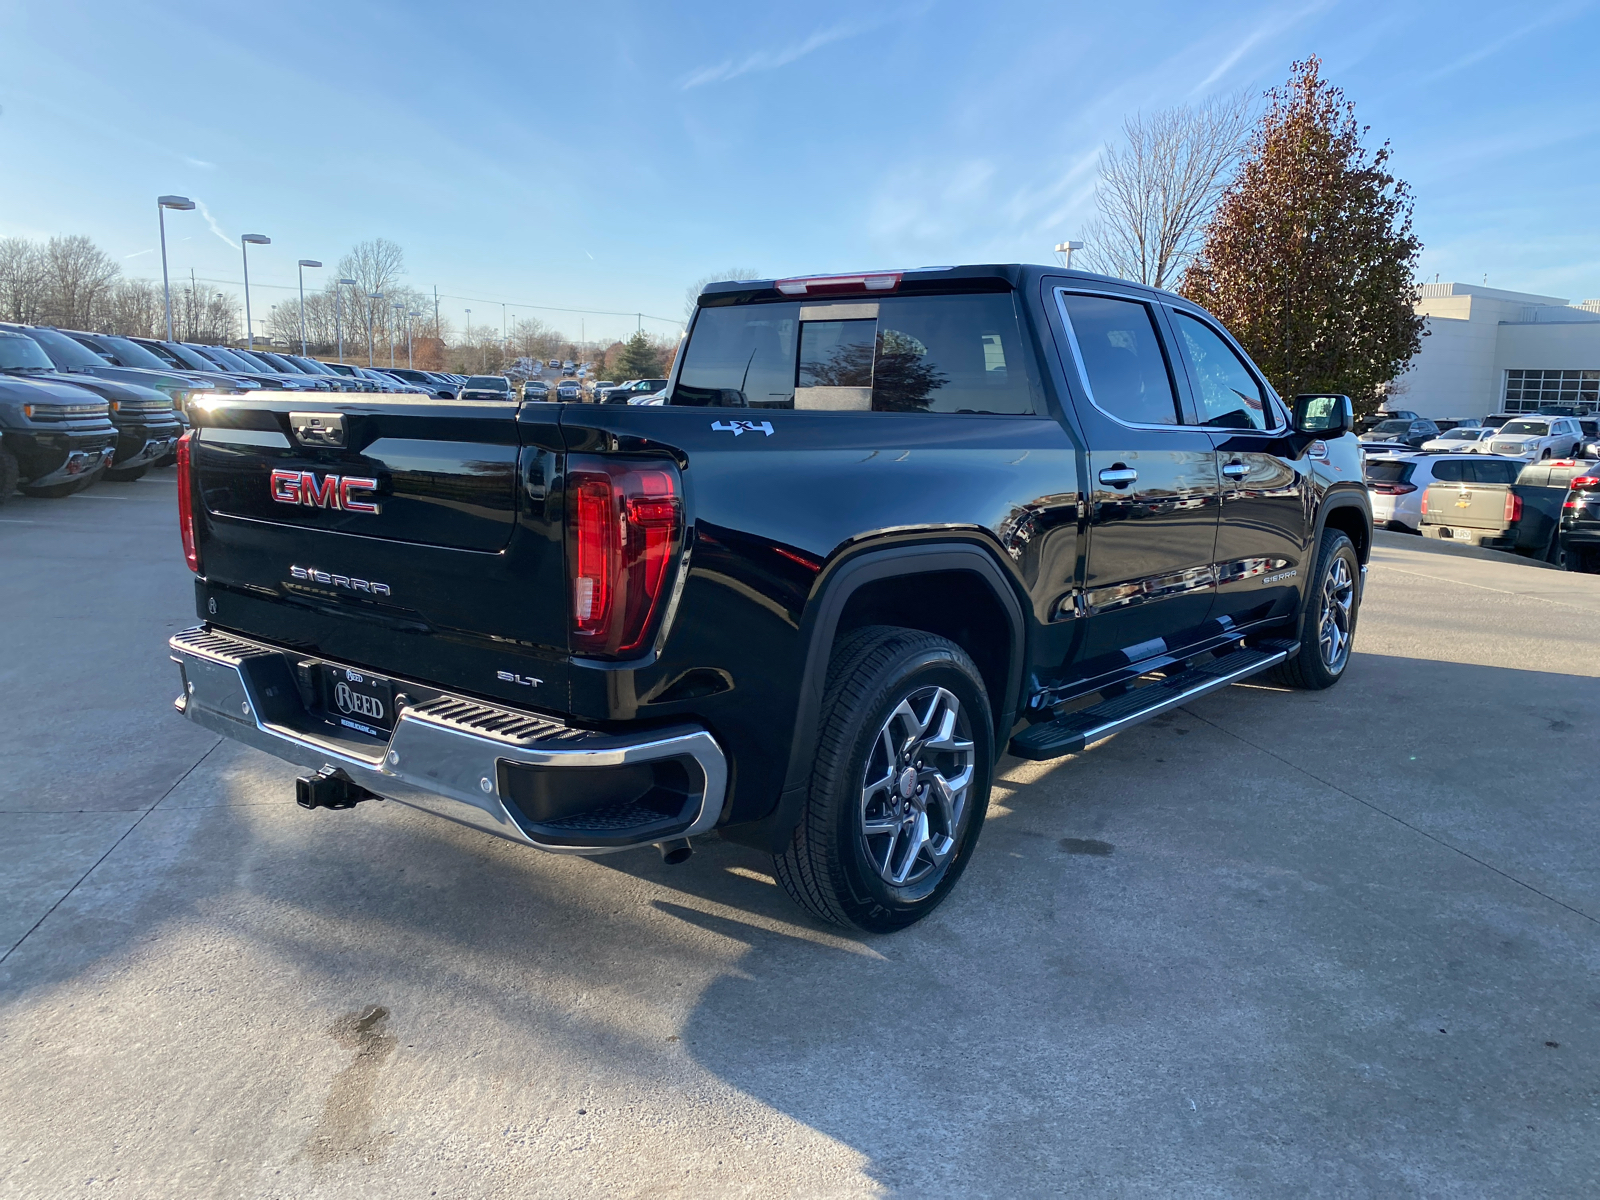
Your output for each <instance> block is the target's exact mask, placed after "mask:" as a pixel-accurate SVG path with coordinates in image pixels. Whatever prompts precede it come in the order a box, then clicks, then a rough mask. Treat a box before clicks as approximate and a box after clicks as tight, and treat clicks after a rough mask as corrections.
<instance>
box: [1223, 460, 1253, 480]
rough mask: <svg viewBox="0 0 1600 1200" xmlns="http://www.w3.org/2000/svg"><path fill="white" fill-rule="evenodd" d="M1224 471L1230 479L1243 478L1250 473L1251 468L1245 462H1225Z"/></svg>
mask: <svg viewBox="0 0 1600 1200" xmlns="http://www.w3.org/2000/svg"><path fill="white" fill-rule="evenodd" d="M1222 473H1223V474H1224V475H1226V476H1227V477H1228V478H1229V479H1243V478H1244V477H1245V476H1246V475H1248V474H1250V468H1249V467H1248V466H1246V465H1245V464H1244V463H1223V464H1222Z"/></svg>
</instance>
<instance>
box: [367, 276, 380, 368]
mask: <svg viewBox="0 0 1600 1200" xmlns="http://www.w3.org/2000/svg"><path fill="white" fill-rule="evenodd" d="M382 299H383V293H382V292H368V293H367V366H369V367H370V366H371V365H372V302H373V301H374V300H382Z"/></svg>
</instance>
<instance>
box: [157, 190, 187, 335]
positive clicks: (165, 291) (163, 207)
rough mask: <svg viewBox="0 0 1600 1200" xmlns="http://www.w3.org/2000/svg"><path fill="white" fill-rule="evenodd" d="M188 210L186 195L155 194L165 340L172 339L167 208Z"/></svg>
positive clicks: (175, 210)
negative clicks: (163, 302) (164, 310)
mask: <svg viewBox="0 0 1600 1200" xmlns="http://www.w3.org/2000/svg"><path fill="white" fill-rule="evenodd" d="M169 208H170V209H172V210H173V211H174V212H189V211H191V210H192V209H193V208H194V201H193V200H191V199H189V197H187V196H157V197H156V220H157V222H159V223H160V225H161V293H162V295H164V296H165V297H166V298H167V341H169V342H170V341H172V285H171V284H170V283H169V282H167V209H169Z"/></svg>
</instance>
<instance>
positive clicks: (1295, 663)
mask: <svg viewBox="0 0 1600 1200" xmlns="http://www.w3.org/2000/svg"><path fill="white" fill-rule="evenodd" d="M1339 564H1343V571H1344V574H1343V576H1342V577H1340V578H1342V579H1343V581H1344V582H1343V583H1338V582H1336V581H1335V580H1334V574H1335V572H1337V571H1338V570H1339ZM1306 582H1307V586H1308V587H1309V588H1310V595H1308V596H1307V597H1306V613H1305V619H1304V620H1303V621H1302V622H1301V630H1300V646H1299V649H1298V650H1297V651H1295V652H1294V653H1293V654H1291V655H1290V657H1289V659H1288V660H1287V661H1286V662H1284V663H1283V665H1282V666H1280V667H1279V668H1278V670H1277V676H1278V678H1279V680H1281V681H1282V682H1284V683H1286V684H1288V685H1289V686H1290V687H1296V688H1306V689H1309V690H1311V691H1320V690H1322V689H1323V688H1330V687H1332V686H1333V685H1334V684H1336V683H1338V682H1339V680H1341V679H1343V678H1344V673H1345V671H1346V669H1347V668H1348V667H1349V665H1350V645H1351V643H1352V642H1353V641H1354V640H1355V636H1356V618H1357V617H1358V616H1359V614H1360V611H1361V561H1360V560H1359V559H1358V558H1357V557H1356V548H1355V547H1354V546H1353V545H1351V543H1350V539H1349V538H1348V537H1346V536H1345V535H1344V534H1343V533H1341V532H1340V531H1339V530H1337V529H1324V530H1323V531H1322V541H1321V542H1320V543H1319V544H1318V546H1317V565H1316V569H1315V570H1314V571H1313V572H1312V575H1311V578H1310V579H1309V580H1307V581H1306ZM1345 586H1348V588H1349V603H1348V607H1347V608H1344V609H1343V610H1342V611H1343V613H1344V621H1343V629H1342V630H1341V632H1342V633H1343V635H1344V642H1343V645H1342V647H1340V648H1339V651H1338V653H1336V654H1334V655H1333V661H1329V654H1328V652H1327V649H1326V647H1325V645H1324V638H1323V632H1324V629H1323V625H1324V619H1325V618H1329V612H1328V609H1329V605H1330V602H1331V601H1332V600H1333V597H1334V595H1335V594H1339V595H1342V594H1343V593H1344V589H1345ZM1329 619H1331V620H1333V622H1334V624H1335V626H1338V625H1339V623H1340V622H1339V615H1338V613H1337V612H1336V613H1334V614H1333V615H1332V616H1331V618H1329Z"/></svg>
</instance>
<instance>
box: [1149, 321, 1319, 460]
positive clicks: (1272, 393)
mask: <svg viewBox="0 0 1600 1200" xmlns="http://www.w3.org/2000/svg"><path fill="white" fill-rule="evenodd" d="M1162 307H1163V308H1165V309H1166V310H1167V311H1168V312H1169V313H1171V314H1172V315H1173V316H1178V315H1180V314H1181V315H1182V316H1185V317H1189V318H1191V319H1192V320H1195V321H1198V322H1200V324H1202V325H1204V326H1205V327H1206V328H1207V329H1209V330H1211V332H1212V333H1214V334H1216V335H1217V336H1218V337H1219V338H1221V339H1222V344H1223V345H1224V346H1226V347H1228V349H1230V350H1232V351H1233V354H1234V357H1235V358H1237V359H1238V360H1239V365H1240V366H1242V367H1243V368H1244V371H1245V374H1246V375H1248V376H1250V378H1251V379H1254V380H1255V381H1256V383H1257V385H1259V386H1260V388H1261V392H1262V394H1263V395H1264V396H1267V397H1268V398H1269V399H1270V400H1271V401H1272V402H1273V403H1272V410H1273V412H1274V413H1275V414H1276V415H1277V424H1276V425H1274V426H1272V428H1270V429H1234V430H1223V427H1221V426H1217V425H1197V426H1195V428H1197V429H1216V430H1221V431H1224V432H1231V433H1260V434H1265V435H1267V436H1269V437H1271V436H1277V437H1281V436H1283V435H1284V434H1286V433H1288V432H1289V419H1288V415H1287V413H1286V412H1285V408H1286V407H1287V406H1286V405H1285V404H1284V403H1283V397H1282V396H1280V395H1278V391H1277V389H1276V388H1274V387H1273V386H1272V385H1271V384H1270V383H1268V382H1267V379H1266V376H1264V375H1262V374H1261V372H1260V371H1259V370H1258V369H1257V367H1256V365H1255V363H1253V362H1251V361H1250V356H1249V355H1248V354H1246V353H1245V352H1244V347H1243V346H1241V345H1239V343H1238V342H1236V341H1234V339H1233V338H1232V337H1230V336H1229V335H1228V332H1227V331H1226V330H1225V329H1223V328H1222V326H1221V325H1220V324H1218V323H1217V322H1216V321H1215V320H1213V319H1212V318H1211V316H1210V314H1208V313H1207V312H1206V311H1205V310H1204V309H1196V310H1195V311H1193V312H1191V311H1190V310H1189V309H1187V308H1179V307H1178V306H1177V305H1176V304H1171V303H1167V302H1163V303H1162ZM1173 328H1174V329H1176V328H1177V327H1176V325H1174V327H1173ZM1179 352H1180V353H1181V352H1182V351H1181V347H1180V348H1179ZM1183 369H1184V371H1185V372H1187V371H1188V369H1189V364H1188V363H1187V362H1185V363H1184V364H1183ZM1193 386H1194V384H1193V381H1192V380H1191V381H1190V387H1193ZM1195 411H1196V412H1197V413H1198V411H1199V410H1198V409H1196V410H1195Z"/></svg>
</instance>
